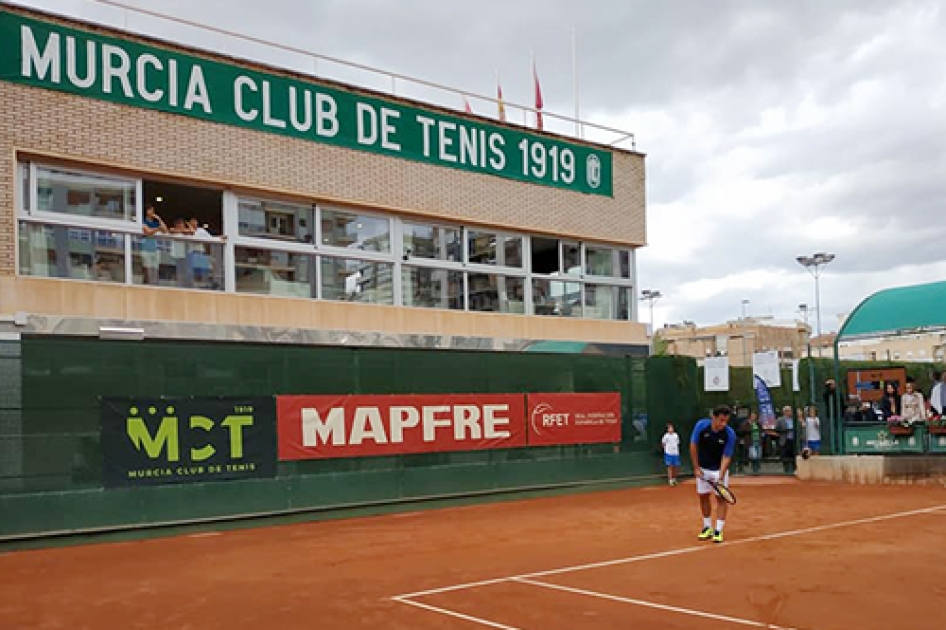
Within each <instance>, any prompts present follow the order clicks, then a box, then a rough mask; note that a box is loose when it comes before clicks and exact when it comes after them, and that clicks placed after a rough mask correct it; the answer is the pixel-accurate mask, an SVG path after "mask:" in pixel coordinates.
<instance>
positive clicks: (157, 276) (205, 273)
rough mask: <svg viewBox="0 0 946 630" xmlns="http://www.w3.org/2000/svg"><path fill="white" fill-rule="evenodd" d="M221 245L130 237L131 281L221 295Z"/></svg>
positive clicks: (162, 237) (179, 238)
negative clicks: (217, 292)
mask: <svg viewBox="0 0 946 630" xmlns="http://www.w3.org/2000/svg"><path fill="white" fill-rule="evenodd" d="M223 249H224V245H223V243H222V242H216V243H205V242H195V241H194V239H193V238H190V237H186V236H181V237H171V236H146V235H144V234H141V235H139V234H133V235H132V237H131V266H132V276H133V277H132V281H133V282H134V283H135V284H146V285H154V286H163V287H178V288H184V289H205V290H208V291H223V288H224V287H223Z"/></svg>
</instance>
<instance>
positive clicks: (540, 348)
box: [526, 341, 588, 354]
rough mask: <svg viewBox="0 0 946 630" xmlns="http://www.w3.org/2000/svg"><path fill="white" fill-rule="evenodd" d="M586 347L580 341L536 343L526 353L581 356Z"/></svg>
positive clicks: (585, 344)
mask: <svg viewBox="0 0 946 630" xmlns="http://www.w3.org/2000/svg"><path fill="white" fill-rule="evenodd" d="M587 346H588V344H587V343H584V342H581V341H536V342H535V343H533V344H530V345H529V347H527V348H526V352H557V353H560V354H581V353H582V352H584V351H585V348H586V347H587Z"/></svg>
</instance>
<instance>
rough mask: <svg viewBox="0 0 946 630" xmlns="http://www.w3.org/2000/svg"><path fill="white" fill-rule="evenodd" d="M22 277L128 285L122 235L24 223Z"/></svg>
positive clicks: (22, 234) (21, 245)
mask: <svg viewBox="0 0 946 630" xmlns="http://www.w3.org/2000/svg"><path fill="white" fill-rule="evenodd" d="M19 238H20V273H21V274H23V275H26V276H43V277H47V278H76V279H79V280H96V281H98V282H124V281H125V237H124V235H123V234H121V233H119V232H109V231H105V230H87V229H84V228H73V227H67V226H62V225H55V226H53V225H42V224H39V223H26V222H25V221H20V237H19Z"/></svg>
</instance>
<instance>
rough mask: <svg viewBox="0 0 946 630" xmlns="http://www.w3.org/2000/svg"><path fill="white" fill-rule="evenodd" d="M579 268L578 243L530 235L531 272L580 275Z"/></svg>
mask: <svg viewBox="0 0 946 630" xmlns="http://www.w3.org/2000/svg"><path fill="white" fill-rule="evenodd" d="M581 270H582V267H581V245H580V244H579V243H576V242H574V241H560V240H559V239H557V238H545V237H542V236H533V237H532V273H536V274H544V275H550V276H562V275H566V276H580V275H581Z"/></svg>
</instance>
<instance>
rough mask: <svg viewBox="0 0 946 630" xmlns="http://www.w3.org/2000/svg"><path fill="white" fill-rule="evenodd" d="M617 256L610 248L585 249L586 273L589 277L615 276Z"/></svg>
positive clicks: (593, 247)
mask: <svg viewBox="0 0 946 630" xmlns="http://www.w3.org/2000/svg"><path fill="white" fill-rule="evenodd" d="M615 254H616V252H615V251H614V250H613V249H611V248H609V247H596V246H592V245H589V246H588V247H586V248H585V259H586V264H585V273H587V274H588V275H589V276H614V275H615V274H614V270H615V266H614V259H615Z"/></svg>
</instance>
